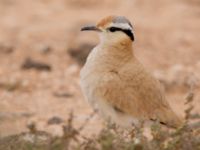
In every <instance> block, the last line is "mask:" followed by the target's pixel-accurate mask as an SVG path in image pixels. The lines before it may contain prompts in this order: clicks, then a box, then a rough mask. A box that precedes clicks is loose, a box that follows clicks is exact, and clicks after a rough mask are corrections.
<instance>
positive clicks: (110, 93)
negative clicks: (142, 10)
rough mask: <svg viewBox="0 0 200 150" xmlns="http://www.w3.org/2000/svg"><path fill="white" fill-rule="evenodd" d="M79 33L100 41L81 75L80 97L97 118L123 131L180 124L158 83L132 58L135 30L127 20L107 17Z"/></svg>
mask: <svg viewBox="0 0 200 150" xmlns="http://www.w3.org/2000/svg"><path fill="white" fill-rule="evenodd" d="M81 31H96V32H97V33H98V34H99V37H100V41H99V44H98V45H97V46H96V47H94V48H93V49H92V50H91V52H90V53H89V55H88V57H87V60H86V62H85V64H84V66H83V67H82V69H81V71H80V86H81V90H82V93H83V95H84V97H85V99H86V100H87V101H88V102H89V103H90V105H91V106H92V107H93V108H94V109H95V110H97V111H98V112H99V115H100V116H102V117H103V118H104V119H105V120H107V121H111V122H113V123H114V124H116V125H118V126H120V127H123V128H130V127H131V126H138V125H139V124H140V122H141V121H144V122H147V124H149V123H150V122H151V123H152V122H156V121H157V122H159V123H160V124H162V125H165V126H167V127H170V128H178V127H179V126H180V125H181V124H182V120H181V118H180V117H179V116H178V115H177V114H176V113H175V112H174V111H173V110H172V108H171V106H170V105H169V103H168V101H167V100H166V97H165V93H164V90H163V87H162V86H161V84H160V82H159V81H158V80H157V79H156V78H154V76H153V75H152V74H151V73H150V72H149V71H148V70H147V69H146V68H145V67H144V66H143V64H141V63H140V61H139V60H138V59H137V58H136V56H135V55H134V50H133V49H134V45H133V43H134V41H135V35H134V30H133V26H132V24H131V22H130V21H129V20H128V19H127V18H126V17H124V16H114V15H112V16H107V17H105V18H103V19H101V20H100V21H99V22H97V24H96V25H89V26H84V27H82V28H81Z"/></svg>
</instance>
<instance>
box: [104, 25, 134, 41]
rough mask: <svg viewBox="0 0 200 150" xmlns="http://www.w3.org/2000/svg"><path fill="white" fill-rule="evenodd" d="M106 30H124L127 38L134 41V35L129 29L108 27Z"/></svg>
mask: <svg viewBox="0 0 200 150" xmlns="http://www.w3.org/2000/svg"><path fill="white" fill-rule="evenodd" d="M107 30H109V31H110V32H115V31H122V32H124V33H125V34H126V35H128V36H129V38H130V39H131V40H132V41H134V35H133V33H132V31H131V30H130V29H121V28H117V27H110V28H108V29H107Z"/></svg>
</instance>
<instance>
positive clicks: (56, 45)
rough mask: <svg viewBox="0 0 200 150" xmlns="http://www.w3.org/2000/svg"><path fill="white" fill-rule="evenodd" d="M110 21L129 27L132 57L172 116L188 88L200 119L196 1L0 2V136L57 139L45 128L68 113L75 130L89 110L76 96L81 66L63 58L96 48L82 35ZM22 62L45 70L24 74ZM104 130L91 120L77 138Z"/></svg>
mask: <svg viewBox="0 0 200 150" xmlns="http://www.w3.org/2000/svg"><path fill="white" fill-rule="evenodd" d="M111 14H114V15H124V16H126V17H127V18H129V19H130V20H131V22H132V23H133V26H134V30H135V38H136V40H135V42H134V44H133V47H134V51H135V54H136V55H137V57H138V58H139V59H140V60H141V62H142V63H143V64H144V65H145V66H146V67H147V68H148V69H149V70H150V71H152V73H153V74H154V75H155V76H156V77H157V78H158V79H159V80H160V81H161V82H162V83H163V85H164V87H165V89H166V95H167V98H168V100H169V102H170V104H171V105H172V107H173V108H174V110H175V111H176V112H177V113H178V114H179V115H183V113H184V109H185V106H184V101H185V100H184V98H185V95H186V94H187V92H188V90H189V85H191V84H192V85H194V87H195V100H194V105H195V108H194V110H193V111H194V112H200V92H199V89H200V88H199V80H200V43H199V39H200V19H199V18H200V3H199V1H198V0H157V1H155V2H153V1H149V0H124V1H120V0H109V1H108V0H107V1H106V0H102V1H98V0H88V1H86V0H80V1H78V0H34V1H33V0H0V136H5V135H10V134H15V133H20V132H22V131H25V130H27V128H26V125H27V124H29V123H31V122H35V123H36V125H37V128H38V129H40V130H45V131H48V132H51V133H53V134H55V135H60V134H61V133H62V130H61V124H57V125H48V123H47V122H48V120H49V119H50V118H52V117H54V116H57V117H59V118H61V119H62V120H64V121H67V118H68V116H69V113H70V112H71V111H73V112H74V125H75V126H76V127H79V126H81V125H82V124H83V123H84V121H85V119H86V118H88V116H89V114H91V112H92V109H91V108H90V106H89V105H88V104H87V102H86V101H85V100H84V98H83V96H82V94H81V91H80V87H79V71H80V65H79V64H78V63H77V61H76V59H74V58H73V57H71V56H70V55H69V51H70V50H75V51H81V50H82V49H83V45H84V44H88V45H95V44H96V43H98V37H97V35H96V34H95V33H81V32H80V28H81V27H82V26H83V25H85V24H92V23H95V22H96V21H98V20H99V19H101V18H103V17H105V16H107V15H111ZM89 47H91V46H89ZM86 49H87V48H86ZM27 58H30V59H32V60H34V61H36V62H42V63H45V64H47V65H48V66H49V67H51V70H36V69H22V65H23V64H24V62H25V60H26V59H27ZM102 126H103V123H102V120H101V118H99V117H98V116H95V117H94V118H92V119H91V120H90V122H89V123H88V124H87V126H86V127H85V129H84V131H83V134H92V133H97V132H98V131H99V130H100V129H101V127H102Z"/></svg>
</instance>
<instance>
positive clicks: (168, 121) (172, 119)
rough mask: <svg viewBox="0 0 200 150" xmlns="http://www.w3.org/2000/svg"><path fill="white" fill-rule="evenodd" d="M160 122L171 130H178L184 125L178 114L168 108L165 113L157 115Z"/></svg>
mask: <svg viewBox="0 0 200 150" xmlns="http://www.w3.org/2000/svg"><path fill="white" fill-rule="evenodd" d="M157 115H158V118H159V121H160V122H161V123H162V124H165V125H166V126H168V127H171V128H178V127H180V126H181V125H183V122H184V121H183V119H182V118H181V117H179V116H177V115H176V113H175V112H174V111H173V110H171V109H168V108H166V109H165V110H164V111H162V112H160V113H158V114H157Z"/></svg>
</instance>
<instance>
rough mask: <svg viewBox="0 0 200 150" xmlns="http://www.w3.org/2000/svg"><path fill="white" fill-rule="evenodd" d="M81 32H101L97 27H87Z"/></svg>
mask: <svg viewBox="0 0 200 150" xmlns="http://www.w3.org/2000/svg"><path fill="white" fill-rule="evenodd" d="M81 31H98V32H100V31H101V30H100V29H99V28H97V27H96V26H86V27H83V28H81Z"/></svg>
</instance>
